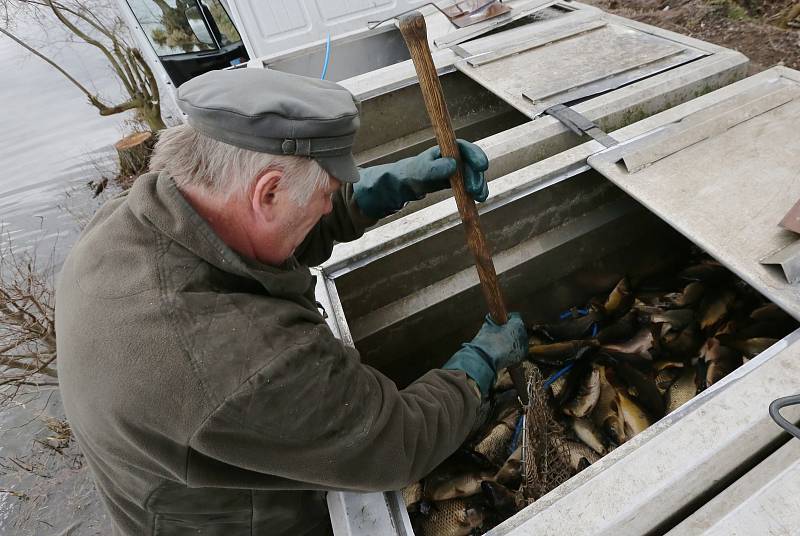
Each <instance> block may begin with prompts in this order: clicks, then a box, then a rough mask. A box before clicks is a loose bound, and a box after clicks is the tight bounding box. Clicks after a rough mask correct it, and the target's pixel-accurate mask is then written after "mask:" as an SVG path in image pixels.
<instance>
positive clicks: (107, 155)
mask: <svg viewBox="0 0 800 536" xmlns="http://www.w3.org/2000/svg"><path fill="white" fill-rule="evenodd" d="M19 33H21V34H23V35H25V36H30V37H35V36H36V35H37V33H38V32H37V31H36V29H35V28H34V27H32V26H28V27H25V26H22V27H20V28H19ZM57 33H58V32H57V31H49V32H48V38H49V39H51V40H53V41H55V40H57V39H59V36H58V35H57ZM55 59H57V61H59V63H60V64H61V65H63V66H64V67H65V68H66V69H67V70H68V71H69V72H70V73H71V74H73V76H76V78H78V79H80V80H82V81H89V80H91V83H90V85H89V87H90V88H95V89H96V90H97V91H98V92H100V94H101V95H103V96H106V97H109V98H115V97H116V96H118V95H119V94H120V90H119V87H118V85H117V83H116V80H115V79H114V77H113V76H112V75H111V72H110V70H109V69H108V68H107V67H106V64H105V63H104V62H103V59H102V57H101V56H100V55H99V53H94V51H93V49H91V47H88V46H87V45H78V44H68V45H60V50H58V51H57V52H56V53H55ZM125 119H126V117H124V116H112V117H105V118H104V117H100V116H99V114H98V113H97V110H95V109H94V108H93V107H91V106H90V105H89V104H88V102H87V100H86V98H85V97H84V96H83V94H82V93H81V92H80V91H78V90H77V88H75V87H74V86H72V85H71V84H70V83H69V82H68V81H67V80H66V79H64V78H63V77H62V76H61V75H60V74H59V73H58V72H56V71H55V70H54V69H53V68H52V67H50V66H49V65H47V64H46V63H44V62H43V61H41V60H40V59H38V58H36V57H34V56H32V55H31V54H29V53H27V52H26V51H25V50H24V49H22V48H21V47H19V46H18V45H17V44H16V43H14V42H13V41H11V40H10V39H8V38H6V37H5V36H3V35H0V228H2V238H0V240H2V247H7V246H9V245H13V247H14V249H15V250H16V251H21V250H27V251H34V250H36V251H37V255H38V257H39V258H40V259H43V260H47V259H48V258H50V257H52V259H53V261H54V262H55V263H56V265H58V264H59V263H60V261H61V260H62V259H63V257H64V256H65V255H66V253H67V251H68V250H69V246H70V244H72V243H73V242H74V240H75V238H76V237H77V235H78V232H79V229H80V224H81V222H82V221H85V220H86V218H88V217H89V216H90V215H91V213H92V212H94V210H95V209H96V208H97V207H98V206H99V205H100V204H101V203H102V202H103V201H104V198H105V197H107V195H108V194H102V195H101V196H100V197H99V198H97V199H92V195H91V192H90V190H89V188H88V187H87V186H86V183H87V182H88V181H89V180H95V179H97V178H98V177H99V175H100V172H98V168H100V169H101V170H103V169H110V164H109V161H110V160H111V159H113V157H114V155H115V153H114V150H113V147H112V145H113V143H114V142H115V141H116V140H117V139H119V138H120V137H121V136H122V135H123V131H124V125H123V121H124V120H125ZM18 402H19V405H18V406H17V407H14V408H11V409H6V410H5V411H2V412H0V534H19V535H23V534H37V535H39V534H42V535H44V534H58V533H60V532H61V531H62V530H64V529H66V528H68V527H71V526H72V525H73V524H74V523H75V521H76V520H78V521H80V525H79V526H77V527H76V528H75V529H74V530H73V531H71V532H70V533H69V534H70V535H71V536H77V535H83V534H105V533H107V527H106V521H105V519H104V514H103V511H102V509H101V507H100V505H99V504H98V503H97V498H96V495H95V494H94V493H93V491H92V486H91V480H90V479H89V477H88V474H87V472H86V469H85V468H82V467H80V465H79V463H78V462H79V461H80V459H79V458H77V457H76V454H77V451H75V450H74V448H72V447H70V448H69V449H66V450H64V451H62V452H61V453H59V452H57V451H55V450H52V449H48V448H46V447H44V446H42V445H41V444H39V443H36V442H35V441H34V440H35V439H39V440H43V441H46V438H47V437H49V436H53V435H54V431H53V430H50V429H49V428H48V426H47V423H46V422H45V419H46V417H47V416H53V417H61V416H62V414H61V407H60V402H59V399H58V393H57V391H56V390H54V389H50V390H43V391H42V392H40V393H35V394H34V395H31V396H26V397H22V398H19V399H18ZM18 464H19V465H22V466H24V467H26V468H27V469H31V470H32V472H33V473H36V474H39V475H40V476H34V475H32V473H31V471H28V470H23V469H21V468H20V466H19V465H18ZM9 491H11V492H14V493H17V494H18V493H24V494H25V495H24V496H19V495H15V494H14V493H9ZM23 519H26V520H28V522H27V523H26V524H25V525H24V528H21V527H20V521H21V520H23Z"/></svg>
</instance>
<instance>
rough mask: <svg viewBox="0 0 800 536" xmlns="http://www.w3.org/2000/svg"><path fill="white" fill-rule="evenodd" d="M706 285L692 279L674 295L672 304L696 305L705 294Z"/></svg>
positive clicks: (680, 305)
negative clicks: (677, 294)
mask: <svg viewBox="0 0 800 536" xmlns="http://www.w3.org/2000/svg"><path fill="white" fill-rule="evenodd" d="M705 291H706V287H705V285H703V283H701V282H700V281H692V282H691V283H689V284H688V285H686V286H685V287H684V288H683V292H681V293H680V295H679V296H677V297H676V299H675V301H674V302H673V305H674V306H675V307H678V308H684V307H691V306H692V305H697V304H699V303H700V300H701V299H702V298H703V294H705Z"/></svg>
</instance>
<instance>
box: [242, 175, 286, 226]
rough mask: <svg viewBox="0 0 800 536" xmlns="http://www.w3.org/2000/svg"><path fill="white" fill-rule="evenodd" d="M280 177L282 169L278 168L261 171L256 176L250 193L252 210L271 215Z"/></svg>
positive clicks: (281, 176)
mask: <svg viewBox="0 0 800 536" xmlns="http://www.w3.org/2000/svg"><path fill="white" fill-rule="evenodd" d="M282 178H283V171H281V170H279V169H270V170H266V171H262V172H261V173H260V174H259V175H258V177H256V182H255V184H254V185H253V192H252V194H251V195H250V203H251V205H252V206H251V208H252V209H253V211H254V212H256V213H258V214H268V215H271V213H272V210H271V209H272V207H274V205H275V202H276V199H277V198H276V195H277V193H278V187H279V186H280V182H281V179H282Z"/></svg>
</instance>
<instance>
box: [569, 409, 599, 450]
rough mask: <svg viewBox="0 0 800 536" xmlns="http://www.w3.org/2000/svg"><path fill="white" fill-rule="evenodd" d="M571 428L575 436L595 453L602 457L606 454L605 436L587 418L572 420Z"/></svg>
mask: <svg viewBox="0 0 800 536" xmlns="http://www.w3.org/2000/svg"><path fill="white" fill-rule="evenodd" d="M570 427H571V428H572V431H573V432H574V433H575V436H576V437H577V438H578V439H580V440H581V441H583V442H584V443H586V445H588V446H589V447H591V449H592V450H593V451H595V452H596V453H598V454H600V455H601V456H602V455H603V454H605V453H606V447H605V444H604V443H605V441H604V440H603V434H602V433H601V432H600V430H598V429H597V426H595V424H594V423H593V422H592V421H591V420H589V419H587V418H579V419H571V421H570Z"/></svg>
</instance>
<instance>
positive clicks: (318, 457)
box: [56, 174, 480, 536]
mask: <svg viewBox="0 0 800 536" xmlns="http://www.w3.org/2000/svg"><path fill="white" fill-rule="evenodd" d="M334 197H335V199H334V210H333V212H332V213H331V214H329V215H328V216H326V217H325V218H323V219H322V220H321V221H320V223H319V224H318V225H317V226H316V227H315V228H314V229H313V230H312V232H311V233H310V234H309V236H308V237H307V239H306V241H305V242H304V243H303V244H302V246H301V247H300V248H298V250H297V252H296V258H292V259H290V260H289V261H288V262H287V263H286V265H285V266H283V267H280V268H276V267H271V266H266V265H263V264H259V263H256V262H254V261H250V260H247V259H245V258H243V257H241V256H239V255H237V254H236V253H235V252H233V251H232V250H231V249H230V248H229V247H227V246H226V245H225V244H224V243H223V242H222V241H221V240H220V238H219V237H218V236H217V235H216V234H215V233H214V232H213V231H212V229H211V228H210V227H209V225H208V224H207V223H206V222H205V221H204V220H203V219H202V218H201V217H200V216H199V215H198V214H197V213H196V212H195V211H194V210H193V209H192V207H191V206H190V205H189V204H188V203H187V201H186V200H185V199H184V197H183V196H182V195H181V193H180V191H179V190H178V189H177V187H176V186H175V183H174V181H173V180H172V179H171V178H170V177H168V176H166V175H163V174H162V175H160V176H159V175H156V174H148V175H144V176H142V177H140V178H139V179H138V180H137V181H136V183H135V184H134V186H133V188H132V189H131V190H130V191H129V192H128V193H126V194H123V195H120V196H118V197H117V198H115V199H113V200H111V201H109V202H108V203H107V204H106V205H105V206H104V207H103V208H102V209H101V210H100V211H99V213H98V214H97V215H96V216H95V218H94V219H93V220H92V222H91V223H90V225H89V226H88V227H87V228H86V230H85V231H84V232H83V234H82V235H81V237H80V239H79V241H78V243H77V244H76V245H75V247H74V248H73V249H72V251H71V252H70V254H69V256H68V258H67V260H66V262H65V264H64V267H63V269H62V271H61V274H60V277H59V282H58V287H57V291H56V303H57V306H56V330H57V334H58V336H57V341H58V364H59V379H60V385H61V391H62V394H63V399H64V406H65V410H66V414H67V418H68V420H69V422H70V425H71V426H72V430H73V431H74V434H75V437H76V438H77V439H78V442H79V445H80V447H81V448H82V450H83V452H84V454H85V456H86V461H87V463H88V465H89V467H90V468H91V470H92V473H93V475H94V478H95V481H96V483H97V488H98V490H99V492H100V495H101V497H102V498H103V501H104V502H105V504H106V506H107V507H108V510H109V511H110V513H111V519H112V522H113V525H114V530H115V533H116V534H118V535H131V536H133V535H136V536H142V535H147V536H149V535H170V536H171V535H175V536H183V535H189V534H191V535H195V536H196V535H224V536H240V535H270V536H274V535H292V536H299V535H305V534H314V535H316V534H327V533H329V531H330V525H329V520H328V515H327V508H326V506H325V496H324V491H323V490H332V489H337V490H356V491H379V490H390V489H396V488H399V487H401V486H404V485H406V484H408V483H410V482H412V481H415V480H417V479H419V478H421V477H422V476H423V475H425V474H426V473H427V472H428V471H430V470H431V469H432V468H433V467H434V466H436V465H437V464H438V463H439V462H441V461H442V460H443V459H444V458H445V457H447V456H448V455H449V454H450V453H451V452H453V451H454V450H455V449H456V448H457V447H458V445H459V444H460V443H461V442H462V441H463V440H464V439H465V437H466V436H467V434H468V433H469V430H470V428H471V427H472V426H473V424H474V423H475V420H476V416H477V413H478V407H479V403H480V400H479V398H478V396H477V395H476V393H475V390H474V388H473V387H472V386H471V385H470V383H469V382H468V381H467V378H466V376H465V375H464V373H462V372H458V371H444V370H432V371H430V372H428V373H427V374H425V375H424V376H422V377H421V378H419V380H417V381H416V382H414V383H413V384H411V385H410V386H409V387H407V388H406V389H403V390H398V388H397V387H396V386H395V384H394V383H393V382H392V381H391V380H390V379H388V378H387V377H386V376H384V375H383V374H381V373H380V372H378V371H377V370H375V369H373V368H370V367H369V366H366V365H363V364H361V362H360V360H359V355H358V352H357V351H356V350H355V349H353V348H349V347H347V346H345V345H343V344H342V343H341V342H340V341H339V340H337V339H336V338H335V337H334V336H333V334H332V332H331V331H330V329H329V328H328V326H327V325H326V323H325V321H324V320H323V318H322V316H321V314H320V312H319V311H318V310H317V307H316V305H315V300H314V294H313V293H314V280H313V277H312V276H311V274H310V273H309V270H308V268H307V267H306V265H309V264H318V263H320V262H322V261H323V260H325V259H326V258H327V257H328V256H329V255H330V252H331V249H332V248H333V243H334V241H346V240H353V239H355V238H357V237H358V236H360V235H361V234H362V233H363V231H364V228H365V227H366V226H367V225H368V224H369V223H371V222H370V221H368V220H366V219H365V218H364V216H363V215H361V214H360V212H359V211H358V208H357V206H356V205H355V204H354V202H353V199H352V186H351V185H348V186H346V187H344V188H343V189H342V190H341V191H340V192H339V193H338V194H337V195H336V196H334ZM412 359H414V357H413V356H409V360H412Z"/></svg>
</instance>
